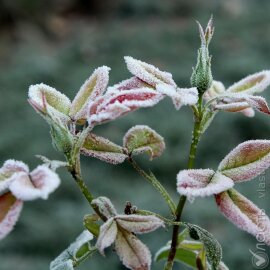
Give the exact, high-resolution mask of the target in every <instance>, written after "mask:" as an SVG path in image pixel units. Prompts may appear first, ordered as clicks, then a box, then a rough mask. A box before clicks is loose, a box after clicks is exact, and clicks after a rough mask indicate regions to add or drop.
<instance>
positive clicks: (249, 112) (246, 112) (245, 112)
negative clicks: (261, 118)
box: [239, 108, 255, 117]
mask: <svg viewBox="0 0 270 270" xmlns="http://www.w3.org/2000/svg"><path fill="white" fill-rule="evenodd" d="M239 112H241V113H242V114H243V115H245V116H247V117H254V115H255V111H254V110H253V109H252V108H247V109H244V110H242V111H239Z"/></svg>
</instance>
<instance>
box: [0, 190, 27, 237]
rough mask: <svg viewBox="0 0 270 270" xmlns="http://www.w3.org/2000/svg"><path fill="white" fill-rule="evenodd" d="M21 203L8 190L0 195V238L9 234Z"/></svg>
mask: <svg viewBox="0 0 270 270" xmlns="http://www.w3.org/2000/svg"><path fill="white" fill-rule="evenodd" d="M22 206H23V203H22V201H20V200H17V199H16V198H15V197H14V196H13V195H12V194H11V193H10V192H8V193H5V194H4V195H2V196H0V240H1V239H3V238H4V237H6V236H7V234H9V233H10V232H11V231H12V229H13V227H14V225H15V224H16V222H17V220H18V218H19V216H20V213H21V210H22Z"/></svg>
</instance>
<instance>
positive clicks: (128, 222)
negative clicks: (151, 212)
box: [115, 215, 164, 234]
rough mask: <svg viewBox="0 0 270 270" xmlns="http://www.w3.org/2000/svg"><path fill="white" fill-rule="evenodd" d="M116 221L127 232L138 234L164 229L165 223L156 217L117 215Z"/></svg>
mask: <svg viewBox="0 0 270 270" xmlns="http://www.w3.org/2000/svg"><path fill="white" fill-rule="evenodd" d="M115 220H116V222H117V224H118V225H120V226H121V227H122V228H124V229H125V230H127V231H129V232H133V233H138V234H141V233H148V232H152V231H154V230H156V229H158V228H160V227H164V222H163V221H162V220H161V219H159V218H157V217H155V216H141V215H117V216H116V217H115Z"/></svg>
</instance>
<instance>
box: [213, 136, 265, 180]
mask: <svg viewBox="0 0 270 270" xmlns="http://www.w3.org/2000/svg"><path fill="white" fill-rule="evenodd" d="M269 166H270V141H269V140H251V141H247V142H244V143H241V144H239V145H238V146H237V147H236V148H235V149H234V150H232V151H231V152H230V153H229V154H228V155H227V156H226V157H225V158H224V159H223V160H222V161H221V163H220V164H219V167H218V170H219V171H220V172H221V173H222V174H224V175H226V176H227V177H229V178H231V179H232V180H233V181H234V182H243V181H248V180H251V179H253V178H254V177H256V176H258V175H260V174H261V173H262V172H264V171H265V170H266V169H268V168H269Z"/></svg>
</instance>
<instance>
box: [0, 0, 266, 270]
mask: <svg viewBox="0 0 270 270" xmlns="http://www.w3.org/2000/svg"><path fill="white" fill-rule="evenodd" d="M269 12H270V1H269V0H260V1H256V0H246V1H244V0H226V1H218V0H204V1H199V0H189V1H177V0H171V1H162V0H148V1H144V0H136V1H132V0H126V1H125V0H114V1H110V0H104V1H99V0H94V1H86V0H80V1H75V0H54V1H53V0H49V1H34V0H14V1H9V0H1V1H0V63H1V65H0V93H1V98H0V126H1V135H0V153H1V155H0V161H1V163H2V162H4V161H5V160H6V159H9V158H15V159H18V160H23V161H25V162H26V163H28V164H29V165H30V166H32V167H34V166H35V165H37V164H38V163H39V161H38V160H37V159H36V158H35V157H34V155H35V154H42V155H45V156H47V157H49V158H51V159H62V156H61V155H59V154H58V153H56V152H55V151H54V150H53V148H52V146H51V141H50V136H49V129H48V126H47V124H46V123H45V122H44V121H43V120H42V119H41V117H40V116H38V115H37V114H36V113H35V112H34V111H33V109H32V108H31V107H30V106H29V105H28V103H27V91H28V87H29V85H31V84H35V83H40V82H43V83H46V84H49V85H51V86H53V87H55V88H56V89H58V90H60V91H62V92H64V93H65V94H67V95H69V96H70V97H71V98H72V97H73V96H74V95H75V94H76V91H78V89H79V87H80V85H81V84H82V83H83V82H84V80H85V79H86V78H87V77H88V76H89V75H90V74H91V73H92V71H93V69H94V68H96V67H98V66H101V65H108V66H110V67H111V68H112V71H111V77H110V84H111V85H112V84H114V83H116V82H118V81H120V80H122V79H125V78H128V77H129V76H130V74H129V73H128V71H127V70H126V67H125V64H124V61H123V56H125V55H131V56H133V57H135V58H138V59H141V60H144V61H146V62H149V63H152V64H154V65H156V66H158V67H160V68H161V69H162V70H166V71H169V72H171V73H172V74H173V76H174V79H175V81H176V82H177V83H178V85H179V86H182V87H187V86H189V78H190V74H191V68H192V66H194V65H195V62H196V50H197V48H198V46H199V38H198V31H197V25H196V23H195V20H199V21H200V22H201V23H202V24H203V25H205V24H206V23H207V21H208V19H209V17H210V15H211V14H213V15H214V21H215V28H216V32H215V36H214V39H213V41H212V44H211V48H210V49H211V54H212V55H213V74H214V78H215V79H216V80H222V81H223V82H224V83H225V85H226V86H229V85H230V84H232V83H233V82H235V81H237V80H239V79H241V78H242V77H244V76H246V75H248V74H251V73H254V72H256V71H260V70H263V69H269V66H270V65H269V62H270V19H269ZM265 96H267V97H268V98H269V99H270V95H269V93H267V92H266V93H265ZM269 123H270V120H269V118H268V117H267V116H265V115H262V114H259V113H256V116H255V118H254V119H250V118H246V117H244V116H243V115H242V114H230V113H220V114H219V115H218V116H217V117H216V119H215V120H214V123H213V125H212V126H211V127H210V128H209V130H208V131H207V134H206V135H205V136H204V137H203V139H202V141H201V144H200V147H199V154H198V159H197V164H196V166H197V167H202V168H208V167H210V168H216V166H217V164H218V163H219V162H220V160H221V159H222V158H223V157H224V156H225V155H226V154H227V153H228V152H229V151H230V150H231V149H232V148H233V147H235V146H236V145H237V144H239V143H240V142H242V141H244V140H248V139H255V138H265V139H268V138H269V137H270V124H269ZM135 124H146V125H149V126H150V127H152V128H154V129H155V130H156V131H158V132H159V133H160V134H161V135H162V136H164V138H165V141H166V145H167V149H166V151H165V153H164V154H163V155H162V157H160V158H158V159H156V160H154V161H152V162H148V161H147V159H146V158H144V157H138V162H139V163H140V164H142V166H144V167H145V168H151V170H152V171H153V172H154V173H155V174H156V175H157V176H158V178H159V179H160V181H161V182H162V183H163V184H164V185H165V186H166V187H167V188H168V190H169V191H170V193H171V194H172V195H173V197H174V198H175V200H177V199H178V195H177V193H176V191H175V183H176V174H177V173H178V171H179V170H180V169H184V168H185V167H186V163H187V156H188V150H189V143H190V135H191V129H192V114H191V111H190V109H189V108H183V109H181V110H180V111H175V109H174V107H173V106H172V103H171V101H170V100H169V99H165V100H163V101H162V102H161V103H160V104H159V105H158V106H156V107H154V108H150V109H143V110H139V111H137V112H135V113H133V114H130V115H127V116H125V117H124V118H121V119H119V120H117V121H115V122H113V123H109V124H106V125H104V126H101V127H98V128H97V129H96V130H95V131H96V133H98V134H100V135H104V136H106V137H108V138H110V139H111V140H113V141H115V142H117V143H121V140H122V137H123V135H124V133H125V132H126V130H128V129H129V128H130V127H132V126H133V125H135ZM82 165H83V174H84V176H85V179H86V181H87V184H88V186H89V187H90V189H91V190H92V191H93V193H94V194H95V195H105V196H109V197H110V198H111V200H112V201H113V203H114V204H115V205H116V206H117V208H118V210H119V212H121V211H123V209H124V205H125V202H126V201H131V202H132V203H133V204H135V205H137V206H138V207H139V208H142V209H149V210H153V211H157V212H159V213H161V214H163V215H167V213H168V209H167V207H166V205H165V204H164V203H163V201H162V199H161V198H160V197H159V196H158V194H157V193H156V191H155V190H153V188H152V187H151V186H150V185H149V184H148V183H147V182H145V181H144V179H142V178H141V177H140V176H138V175H137V173H136V172H135V171H133V170H132V169H131V167H130V166H129V164H124V165H119V166H113V165H108V164H105V163H103V162H101V161H98V160H95V159H92V158H83V162H82ZM60 175H61V179H62V185H61V187H60V188H59V189H58V190H57V191H56V192H55V193H54V194H52V195H51V196H50V198H49V200H48V201H41V200H39V201H34V202H30V203H25V207H24V210H23V212H22V216H21V218H20V220H19V222H18V224H17V226H16V228H15V230H14V231H13V233H12V234H10V235H9V236H8V237H7V238H6V239H4V240H3V241H1V243H0V269H1V270H13V269H18V270H34V269H35V270H37V269H38V270H45V269H48V268H49V262H50V261H51V260H52V259H53V258H54V257H56V256H57V255H58V254H59V253H60V252H61V251H62V250H63V249H65V248H66V247H67V246H68V244H69V243H70V242H71V241H73V240H74V238H75V237H76V236H77V235H78V234H79V233H80V232H81V231H82V229H83V226H82V218H83V216H84V215H85V214H87V213H90V212H91V209H89V207H88V205H87V203H86V201H85V200H84V198H83V197H82V196H81V195H80V193H79V192H78V189H77V187H76V186H75V184H74V183H73V181H72V179H71V177H70V176H69V175H68V174H67V173H66V172H65V171H64V170H61V171H60ZM269 178H270V174H269V172H267V173H266V180H267V185H266V192H265V196H264V197H263V198H260V197H259V192H258V191H257V190H258V188H259V182H258V181H252V182H250V183H245V184H241V185H239V186H237V189H238V190H240V191H242V192H243V193H244V194H245V195H246V196H247V197H248V198H251V199H252V200H253V201H254V202H256V203H257V204H258V205H259V206H260V207H261V208H263V209H265V210H266V212H268V214H270V207H269V202H270V179H269ZM184 219H185V220H187V221H189V222H193V223H196V224H199V225H200V226H203V227H204V228H206V229H208V230H210V231H211V232H212V233H213V234H214V235H215V236H216V238H217V239H218V240H219V241H220V243H221V244H222V246H223V251H224V256H223V257H224V261H225V262H226V264H227V265H228V266H229V267H230V268H231V269H253V267H252V265H251V254H250V253H249V249H252V250H253V251H255V250H256V243H257V241H256V239H255V238H253V237H252V236H250V235H248V234H246V233H244V232H242V231H239V230H238V229H236V228H235V227H234V225H232V224H231V223H229V222H228V221H227V220H226V219H225V218H224V217H223V216H222V215H221V214H220V213H219V211H218V209H217V207H216V205H215V202H214V200H213V198H207V199H204V200H201V199H197V200H196V201H195V202H194V203H193V204H188V205H187V207H186V208H185V210H184ZM169 230H171V228H169ZM170 235H171V233H168V232H166V231H164V230H163V231H162V230H159V231H157V232H154V233H152V234H149V235H145V236H142V237H141V238H142V239H143V240H144V241H145V242H146V243H147V244H148V245H149V246H150V247H151V251H152V253H153V254H154V253H155V252H156V251H157V250H158V248H159V247H160V246H162V245H163V244H164V243H166V242H167V240H168V239H169V237H170ZM267 252H268V254H269V249H268V250H267ZM162 266H163V263H162V262H161V263H157V264H154V265H153V267H152V269H162ZM78 269H82V270H83V269H85V270H86V269H103V270H107V269H110V270H111V269H124V268H123V267H122V266H121V264H120V263H119V261H118V258H117V257H116V254H115V253H114V252H113V251H112V250H111V249H110V250H108V251H107V252H106V258H105V259H103V258H102V257H101V256H100V255H99V254H96V255H95V256H94V257H93V259H92V260H91V261H87V262H86V263H84V264H83V265H82V266H80V267H79V268H78ZM175 269H185V268H184V267H182V266H181V265H179V264H176V265H175Z"/></svg>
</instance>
